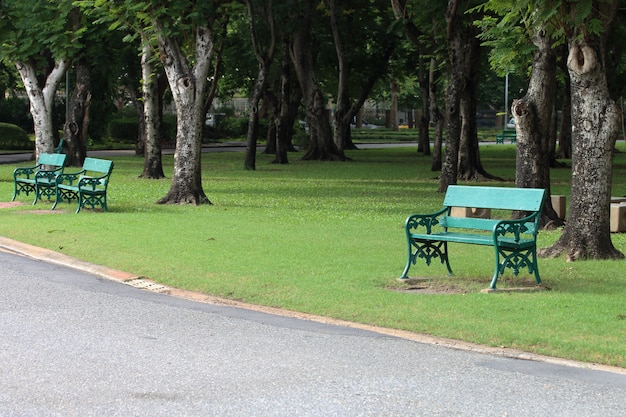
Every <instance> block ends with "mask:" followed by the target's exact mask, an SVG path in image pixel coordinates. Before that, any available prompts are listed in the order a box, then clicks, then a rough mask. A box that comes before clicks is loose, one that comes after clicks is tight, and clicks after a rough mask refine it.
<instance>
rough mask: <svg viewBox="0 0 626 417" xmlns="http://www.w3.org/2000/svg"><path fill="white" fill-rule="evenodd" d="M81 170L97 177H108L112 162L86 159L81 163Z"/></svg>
mask: <svg viewBox="0 0 626 417" xmlns="http://www.w3.org/2000/svg"><path fill="white" fill-rule="evenodd" d="M83 169H84V170H85V171H87V172H95V173H98V174H100V175H99V176H104V175H109V174H110V173H111V171H112V170H113V161H107V160H106V159H97V158H89V157H87V158H85V162H83Z"/></svg>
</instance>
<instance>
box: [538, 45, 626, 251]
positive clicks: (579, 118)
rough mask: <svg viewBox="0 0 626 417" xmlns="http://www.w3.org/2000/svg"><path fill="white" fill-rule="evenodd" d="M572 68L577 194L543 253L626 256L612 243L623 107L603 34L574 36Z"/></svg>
mask: <svg viewBox="0 0 626 417" xmlns="http://www.w3.org/2000/svg"><path fill="white" fill-rule="evenodd" d="M567 63H568V69H569V75H570V79H571V85H572V109H573V111H574V112H575V114H576V118H574V120H573V126H572V192H571V200H570V206H569V216H568V221H567V223H566V225H565V228H564V230H563V234H562V235H561V237H560V238H559V239H558V240H557V242H555V243H554V244H553V245H552V246H550V247H548V248H545V249H543V250H541V251H540V252H539V254H540V255H541V256H558V255H560V254H561V253H562V252H566V253H567V259H568V260H571V261H573V260H576V259H583V258H590V259H621V258H623V257H624V255H623V254H622V253H621V252H619V251H618V250H617V249H616V248H615V247H614V246H613V243H612V242H611V233H610V199H611V179H612V157H613V150H614V146H613V145H614V142H615V139H616V138H617V135H618V134H619V123H620V116H619V109H618V108H617V106H616V104H615V102H613V100H612V99H611V98H610V96H609V91H608V87H607V81H606V69H605V63H604V48H603V43H602V40H601V39H599V37H598V36H595V35H590V34H587V37H586V40H579V39H577V38H572V39H571V40H570V52H569V58H568V61H567Z"/></svg>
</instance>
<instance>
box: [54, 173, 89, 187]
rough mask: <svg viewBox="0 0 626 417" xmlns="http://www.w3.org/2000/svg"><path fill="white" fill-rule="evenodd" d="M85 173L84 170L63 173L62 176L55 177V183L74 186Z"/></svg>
mask: <svg viewBox="0 0 626 417" xmlns="http://www.w3.org/2000/svg"><path fill="white" fill-rule="evenodd" d="M84 173H85V170H84V169H83V170H80V171H78V172H69V173H68V172H64V173H63V174H59V175H57V178H56V182H57V185H59V184H67V185H70V186H71V185H74V183H75V182H77V181H78V180H80V177H81V176H82V175H83V174H84Z"/></svg>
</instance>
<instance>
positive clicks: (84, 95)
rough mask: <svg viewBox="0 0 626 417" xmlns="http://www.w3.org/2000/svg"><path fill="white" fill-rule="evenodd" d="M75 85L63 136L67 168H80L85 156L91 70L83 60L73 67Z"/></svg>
mask: <svg viewBox="0 0 626 417" xmlns="http://www.w3.org/2000/svg"><path fill="white" fill-rule="evenodd" d="M74 68H75V72H76V83H75V85H74V91H73V93H72V96H71V98H70V101H69V106H68V107H69V112H68V114H67V120H66V121H65V128H64V136H65V142H66V149H67V152H66V153H67V160H66V165H67V166H78V167H79V166H82V165H83V162H84V160H85V157H86V156H87V138H88V130H89V105H90V102H91V70H90V68H89V65H88V63H87V62H85V61H84V60H79V61H78V62H76V64H75V65H74Z"/></svg>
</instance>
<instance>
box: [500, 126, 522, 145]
mask: <svg viewBox="0 0 626 417" xmlns="http://www.w3.org/2000/svg"><path fill="white" fill-rule="evenodd" d="M506 139H510V140H511V143H515V141H516V140H517V132H516V131H515V129H504V130H503V131H502V133H498V134H497V135H496V143H502V144H504V141H505V140H506Z"/></svg>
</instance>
